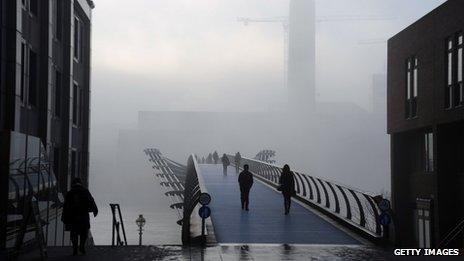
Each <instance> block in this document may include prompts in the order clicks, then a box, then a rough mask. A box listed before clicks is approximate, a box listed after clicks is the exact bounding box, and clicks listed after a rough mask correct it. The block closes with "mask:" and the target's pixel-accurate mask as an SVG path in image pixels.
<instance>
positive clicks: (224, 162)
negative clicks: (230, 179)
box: [221, 153, 230, 175]
mask: <svg viewBox="0 0 464 261" xmlns="http://www.w3.org/2000/svg"><path fill="white" fill-rule="evenodd" d="M221 161H222V173H223V174H224V175H227V167H228V166H229V165H230V161H229V158H228V157H227V155H226V154H225V153H224V154H223V155H222V158H221Z"/></svg>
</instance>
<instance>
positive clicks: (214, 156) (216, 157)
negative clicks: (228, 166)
mask: <svg viewBox="0 0 464 261" xmlns="http://www.w3.org/2000/svg"><path fill="white" fill-rule="evenodd" d="M213 160H214V164H218V161H219V155H218V153H217V151H214V153H213Z"/></svg>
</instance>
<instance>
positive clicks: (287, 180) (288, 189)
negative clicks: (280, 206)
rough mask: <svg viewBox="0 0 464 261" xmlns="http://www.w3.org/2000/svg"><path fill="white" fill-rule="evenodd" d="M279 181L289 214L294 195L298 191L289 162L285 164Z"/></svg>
mask: <svg viewBox="0 0 464 261" xmlns="http://www.w3.org/2000/svg"><path fill="white" fill-rule="evenodd" d="M279 183H280V189H281V191H282V195H283V196H284V208H285V215H288V213H289V212H290V205H291V203H292V196H295V194H296V192H295V178H294V176H293V172H292V171H290V166H288V165H287V164H285V166H284V168H283V169H282V174H281V175H280V179H279Z"/></svg>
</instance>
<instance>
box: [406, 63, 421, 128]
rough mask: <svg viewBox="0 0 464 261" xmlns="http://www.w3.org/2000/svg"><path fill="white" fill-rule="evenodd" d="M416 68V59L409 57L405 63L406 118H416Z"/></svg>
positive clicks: (417, 64)
mask: <svg viewBox="0 0 464 261" xmlns="http://www.w3.org/2000/svg"><path fill="white" fill-rule="evenodd" d="M418 66H419V61H418V60H417V58H416V57H410V58H408V60H407V61H406V68H407V72H406V118H407V119H411V118H414V117H416V116H417V91H418Z"/></svg>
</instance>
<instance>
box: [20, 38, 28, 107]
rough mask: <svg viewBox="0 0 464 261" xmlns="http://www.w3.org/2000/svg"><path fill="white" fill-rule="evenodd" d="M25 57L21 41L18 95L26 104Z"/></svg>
mask: <svg viewBox="0 0 464 261" xmlns="http://www.w3.org/2000/svg"><path fill="white" fill-rule="evenodd" d="M26 63H27V57H26V44H25V43H21V79H20V87H21V90H20V97H21V102H22V103H23V104H26V69H27V67H28V66H27V64H26Z"/></svg>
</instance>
